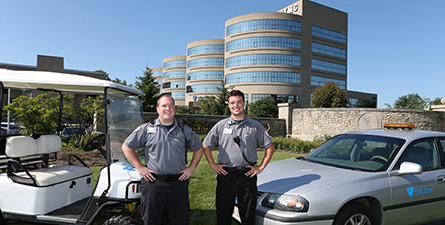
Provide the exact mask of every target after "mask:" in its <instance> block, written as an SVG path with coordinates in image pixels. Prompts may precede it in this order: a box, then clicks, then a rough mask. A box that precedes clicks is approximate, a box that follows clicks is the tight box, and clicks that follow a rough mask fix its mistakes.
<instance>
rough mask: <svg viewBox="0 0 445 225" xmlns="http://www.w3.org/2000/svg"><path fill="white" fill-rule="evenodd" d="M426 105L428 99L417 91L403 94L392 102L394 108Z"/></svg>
mask: <svg viewBox="0 0 445 225" xmlns="http://www.w3.org/2000/svg"><path fill="white" fill-rule="evenodd" d="M427 105H428V101H426V100H425V99H423V98H422V97H420V95H419V94H417V93H415V94H408V95H403V96H401V97H399V98H398V99H397V100H396V101H395V102H394V108H395V109H423V108H424V107H425V106H427Z"/></svg>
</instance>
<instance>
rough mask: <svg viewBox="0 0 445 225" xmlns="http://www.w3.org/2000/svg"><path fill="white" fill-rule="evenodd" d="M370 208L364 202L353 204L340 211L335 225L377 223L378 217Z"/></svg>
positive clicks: (370, 224)
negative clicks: (376, 217)
mask: <svg viewBox="0 0 445 225" xmlns="http://www.w3.org/2000/svg"><path fill="white" fill-rule="evenodd" d="M370 211H371V210H370V209H369V208H367V207H365V206H364V205H362V204H353V205H351V206H350V207H348V208H346V209H344V210H342V211H340V214H339V216H338V218H337V219H336V220H335V222H334V224H335V225H375V224H377V223H376V219H375V217H374V215H373V214H372V213H370Z"/></svg>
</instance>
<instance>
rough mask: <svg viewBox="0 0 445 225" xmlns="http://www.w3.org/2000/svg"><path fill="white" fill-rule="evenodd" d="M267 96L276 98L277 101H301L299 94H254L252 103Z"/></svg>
mask: <svg viewBox="0 0 445 225" xmlns="http://www.w3.org/2000/svg"><path fill="white" fill-rule="evenodd" d="M266 97H272V98H273V99H274V100H275V103H298V102H299V101H300V97H299V96H298V95H272V94H252V99H251V103H255V102H256V101H258V100H260V99H262V98H266Z"/></svg>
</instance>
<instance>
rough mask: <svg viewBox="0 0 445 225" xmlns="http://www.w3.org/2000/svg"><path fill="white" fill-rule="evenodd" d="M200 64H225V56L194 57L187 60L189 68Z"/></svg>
mask: <svg viewBox="0 0 445 225" xmlns="http://www.w3.org/2000/svg"><path fill="white" fill-rule="evenodd" d="M199 66H224V58H223V57H212V58H202V59H194V60H190V61H188V62H187V68H193V67H199Z"/></svg>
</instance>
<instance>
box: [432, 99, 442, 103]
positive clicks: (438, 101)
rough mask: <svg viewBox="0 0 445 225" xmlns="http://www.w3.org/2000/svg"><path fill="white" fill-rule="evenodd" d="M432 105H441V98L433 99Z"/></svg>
mask: <svg viewBox="0 0 445 225" xmlns="http://www.w3.org/2000/svg"><path fill="white" fill-rule="evenodd" d="M432 105H442V99H441V98H435V99H434V100H433V102H432Z"/></svg>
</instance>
